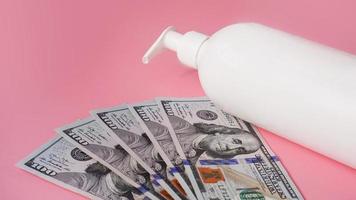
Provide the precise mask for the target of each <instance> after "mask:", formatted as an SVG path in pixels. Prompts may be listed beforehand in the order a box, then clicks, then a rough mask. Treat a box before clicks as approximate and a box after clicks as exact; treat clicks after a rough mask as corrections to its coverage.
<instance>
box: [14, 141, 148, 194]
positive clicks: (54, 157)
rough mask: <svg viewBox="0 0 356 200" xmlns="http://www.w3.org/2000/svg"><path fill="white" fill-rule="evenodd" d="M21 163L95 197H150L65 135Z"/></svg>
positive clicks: (39, 174)
mask: <svg viewBox="0 0 356 200" xmlns="http://www.w3.org/2000/svg"><path fill="white" fill-rule="evenodd" d="M17 166H18V167H19V168H21V169H24V170H26V171H28V172H30V173H32V174H34V175H36V176H38V177H41V178H43V179H45V180H47V181H49V182H52V183H54V184H57V185H59V186H61V187H63V188H66V189H68V190H71V191H73V192H76V193H79V194H81V195H83V196H86V197H88V198H91V199H101V200H134V199H135V200H139V199H140V200H143V199H145V200H146V199H149V198H147V197H144V195H143V194H142V193H141V191H140V190H138V189H137V188H135V187H132V186H131V185H130V184H128V183H127V182H125V181H124V180H123V179H121V178H120V177H119V176H117V175H116V174H115V173H113V172H112V171H111V170H110V169H108V168H107V167H105V166H104V165H102V164H100V163H99V162H98V161H96V160H95V159H93V158H91V157H90V156H88V155H87V154H85V153H84V152H83V151H81V150H80V149H78V148H77V147H75V146H74V145H73V144H72V143H70V142H68V141H67V140H65V139H64V138H62V137H56V138H54V139H53V140H51V141H50V142H48V143H47V144H45V145H44V146H42V147H41V148H39V149H38V150H36V151H35V152H33V153H32V154H31V155H29V156H28V157H26V158H25V159H23V160H22V161H20V162H19V163H18V164H17Z"/></svg>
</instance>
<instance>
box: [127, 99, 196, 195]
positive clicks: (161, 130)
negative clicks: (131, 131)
mask: <svg viewBox="0 0 356 200" xmlns="http://www.w3.org/2000/svg"><path fill="white" fill-rule="evenodd" d="M129 107H130V110H131V112H132V113H133V115H134V116H135V118H136V119H137V120H138V122H139V123H140V124H141V126H142V127H143V129H144V130H145V132H146V133H147V135H148V137H149V138H150V140H151V141H152V142H153V144H154V145H156V148H157V149H159V151H160V152H161V155H162V158H163V159H164V161H165V162H166V163H167V165H168V166H169V167H170V171H171V173H174V174H176V176H179V177H182V179H183V180H184V183H187V184H185V187H186V191H188V192H191V191H194V193H195V196H196V197H197V199H198V200H203V196H202V194H201V192H200V189H199V187H198V185H197V182H196V181H195V177H194V175H193V173H192V170H191V168H190V165H189V163H188V164H187V163H186V162H184V160H183V159H181V158H180V156H179V154H178V152H177V149H176V146H175V145H174V139H175V138H172V137H171V135H170V134H169V132H168V127H167V126H168V125H169V122H168V121H164V120H163V118H162V113H161V111H160V108H159V107H158V105H157V103H156V102H155V101H147V102H143V103H137V104H132V105H130V106H129ZM177 142H178V141H177ZM182 182H183V181H182ZM184 183H183V184H184ZM188 196H189V194H188ZM191 196H193V194H191ZM190 198H191V197H190Z"/></svg>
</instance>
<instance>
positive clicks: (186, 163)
mask: <svg viewBox="0 0 356 200" xmlns="http://www.w3.org/2000/svg"><path fill="white" fill-rule="evenodd" d="M183 165H187V166H190V165H192V164H191V163H190V161H189V160H186V159H183Z"/></svg>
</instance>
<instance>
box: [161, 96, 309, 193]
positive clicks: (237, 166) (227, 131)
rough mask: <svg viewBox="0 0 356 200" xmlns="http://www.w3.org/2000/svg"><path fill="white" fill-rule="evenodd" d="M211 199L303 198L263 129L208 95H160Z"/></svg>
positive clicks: (174, 131) (183, 151)
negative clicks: (200, 96) (259, 131)
mask: <svg viewBox="0 0 356 200" xmlns="http://www.w3.org/2000/svg"><path fill="white" fill-rule="evenodd" d="M157 102H158V104H159V106H160V108H161V109H162V110H163V111H164V113H165V116H164V117H165V120H168V121H169V123H170V126H169V132H170V134H171V136H172V137H176V138H177V140H176V141H179V142H177V143H175V145H176V146H177V147H178V148H177V149H180V150H181V151H180V152H179V154H180V156H181V157H182V158H186V159H187V160H188V161H189V162H190V163H191V165H192V166H193V170H194V171H195V172H196V173H195V174H197V176H198V177H197V178H198V179H199V181H198V183H199V184H200V187H201V190H202V192H203V194H204V197H205V198H206V199H211V200H215V199H248V198H247V197H254V198H255V199H303V197H302V195H301V194H300V192H299V191H298V189H297V188H296V186H295V184H294V183H293V182H292V180H291V179H290V177H289V176H288V174H287V172H286V171H285V170H284V168H283V166H282V164H281V163H280V161H279V160H278V157H277V156H275V154H274V153H273V152H272V151H271V149H270V148H269V147H268V145H267V144H266V143H265V141H264V140H263V139H262V137H261V136H260V134H259V133H258V130H257V129H256V128H255V127H254V126H252V125H251V124H249V123H247V122H245V121H242V120H240V119H238V118H236V117H234V116H232V115H229V114H227V113H226V112H224V111H222V110H220V109H219V108H216V107H215V105H214V104H213V103H212V102H211V101H210V100H208V99H206V98H191V99H174V98H159V99H157Z"/></svg>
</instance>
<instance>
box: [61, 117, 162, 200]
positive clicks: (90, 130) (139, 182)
mask: <svg viewBox="0 0 356 200" xmlns="http://www.w3.org/2000/svg"><path fill="white" fill-rule="evenodd" d="M56 131H57V133H58V134H60V135H61V136H62V137H64V138H65V139H66V140H68V141H69V142H71V143H72V144H73V145H75V146H76V147H78V148H79V149H80V150H82V151H83V152H85V153H86V154H87V155H89V156H90V157H92V158H94V159H96V160H98V161H99V162H100V163H102V164H103V165H105V166H106V167H107V168H109V169H110V170H112V171H113V172H114V173H116V174H117V175H118V176H119V177H121V178H122V179H123V180H125V181H126V182H127V183H129V184H131V185H132V186H133V187H135V188H137V189H138V190H140V191H141V192H142V193H143V194H144V195H146V196H147V197H149V198H151V199H163V198H162V197H161V195H159V192H160V191H161V190H162V188H161V187H159V184H157V185H156V186H157V187H154V186H153V185H152V182H151V181H150V174H149V173H148V172H147V171H145V170H137V169H138V163H137V162H136V161H135V160H134V159H133V158H132V156H131V155H130V154H129V153H128V152H127V150H126V149H125V148H123V147H122V146H121V145H120V144H119V143H118V142H116V141H115V140H113V138H112V137H111V136H110V135H109V134H108V133H107V131H106V130H105V129H104V128H102V127H101V126H100V125H99V123H97V122H96V121H95V120H94V118H92V117H89V118H87V119H84V120H78V121H76V122H74V123H72V124H68V125H65V126H63V127H61V128H58V129H56ZM156 191H158V192H156Z"/></svg>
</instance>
